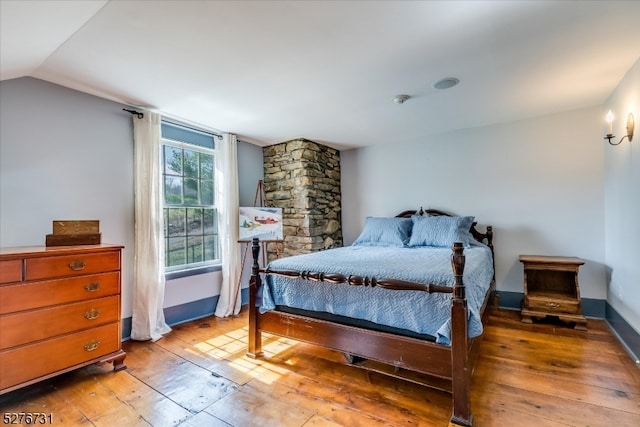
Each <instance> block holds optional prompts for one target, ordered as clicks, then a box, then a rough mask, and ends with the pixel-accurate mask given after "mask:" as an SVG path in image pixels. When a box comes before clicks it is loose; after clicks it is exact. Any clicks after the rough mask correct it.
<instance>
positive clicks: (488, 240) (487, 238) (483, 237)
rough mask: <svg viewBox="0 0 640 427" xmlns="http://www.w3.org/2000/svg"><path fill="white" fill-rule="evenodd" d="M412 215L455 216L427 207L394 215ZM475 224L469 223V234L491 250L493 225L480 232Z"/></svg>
mask: <svg viewBox="0 0 640 427" xmlns="http://www.w3.org/2000/svg"><path fill="white" fill-rule="evenodd" d="M413 215H420V216H457V215H453V214H451V213H449V212H445V211H441V210H439V209H427V210H424V209H422V208H420V209H419V210H408V211H403V212H400V213H399V214H398V215H396V218H411V217H412V216H413ZM476 225H478V223H477V222H475V221H474V222H473V224H471V228H470V229H469V231H471V235H472V236H473V238H474V239H476V240H477V241H478V242H480V243H484V244H485V245H487V246H489V247H490V248H491V251H492V252H493V227H492V226H490V225H487V226H486V229H485V232H484V233H482V232H481V231H480V230H478V229H477V228H476Z"/></svg>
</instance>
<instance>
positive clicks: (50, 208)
mask: <svg viewBox="0 0 640 427" xmlns="http://www.w3.org/2000/svg"><path fill="white" fill-rule="evenodd" d="M123 107H124V106H123V105H120V104H117V103H114V102H111V101H106V100H104V99H101V98H96V97H94V96H91V95H86V94H83V93H80V92H77V91H73V90H69V89H67V88H63V87H61V86H57V85H54V84H51V83H47V82H44V81H41V80H37V79H33V78H21V79H15V80H5V81H2V82H0V246H25V245H44V242H45V236H46V235H47V234H49V233H51V232H52V225H51V222H52V221H53V220H57V219H97V220H100V231H101V233H102V242H104V243H114V244H121V245H124V246H125V249H124V251H123V255H122V285H123V296H122V310H123V314H125V313H128V314H129V316H130V315H131V310H132V292H131V289H132V285H131V284H132V281H133V209H134V208H133V206H134V205H133V137H132V132H133V130H132V129H133V125H132V120H131V115H130V114H129V113H126V112H124V111H122V108H123ZM125 317H126V316H125Z"/></svg>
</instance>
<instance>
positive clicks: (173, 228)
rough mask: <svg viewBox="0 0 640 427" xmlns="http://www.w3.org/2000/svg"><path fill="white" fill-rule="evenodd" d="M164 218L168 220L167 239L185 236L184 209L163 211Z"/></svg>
mask: <svg viewBox="0 0 640 427" xmlns="http://www.w3.org/2000/svg"><path fill="white" fill-rule="evenodd" d="M165 212H166V213H167V214H166V216H167V218H168V220H169V224H168V227H167V229H168V233H167V236H168V237H174V236H184V235H186V234H187V233H186V229H185V209H165Z"/></svg>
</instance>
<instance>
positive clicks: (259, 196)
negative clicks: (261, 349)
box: [232, 179, 282, 312]
mask: <svg viewBox="0 0 640 427" xmlns="http://www.w3.org/2000/svg"><path fill="white" fill-rule="evenodd" d="M265 200H266V197H265V193H264V183H263V182H262V180H261V179H260V180H258V187H257V188H256V195H255V196H254V198H253V206H264V207H266V204H265V203H266V201H265ZM270 242H282V240H268V241H267V240H261V241H260V246H261V247H260V253H261V254H262V265H266V262H267V260H266V256H267V243H270ZM239 243H241V244H243V245H244V252H243V253H242V262H241V263H240V277H239V278H238V286H237V287H236V294H235V298H234V300H233V301H234V306H233V311H232V312H235V311H236V305H235V304H237V301H238V293H239V292H240V288H241V287H242V273H243V272H244V265H245V262H246V260H247V253H248V252H249V248H250V246H251V245H250V243H251V242H250V241H244V240H241V241H240V242H239ZM276 251H277V252H276V255H277V257H278V258H279V257H280V250H279V246H276Z"/></svg>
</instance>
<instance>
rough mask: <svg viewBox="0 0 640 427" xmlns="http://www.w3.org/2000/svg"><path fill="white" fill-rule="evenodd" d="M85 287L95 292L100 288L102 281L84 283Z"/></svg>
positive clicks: (88, 290)
mask: <svg viewBox="0 0 640 427" xmlns="http://www.w3.org/2000/svg"><path fill="white" fill-rule="evenodd" d="M84 289H85V290H86V291H87V292H95V291H97V290H98V289H100V283H98V282H92V283H87V284H86V285H84Z"/></svg>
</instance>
